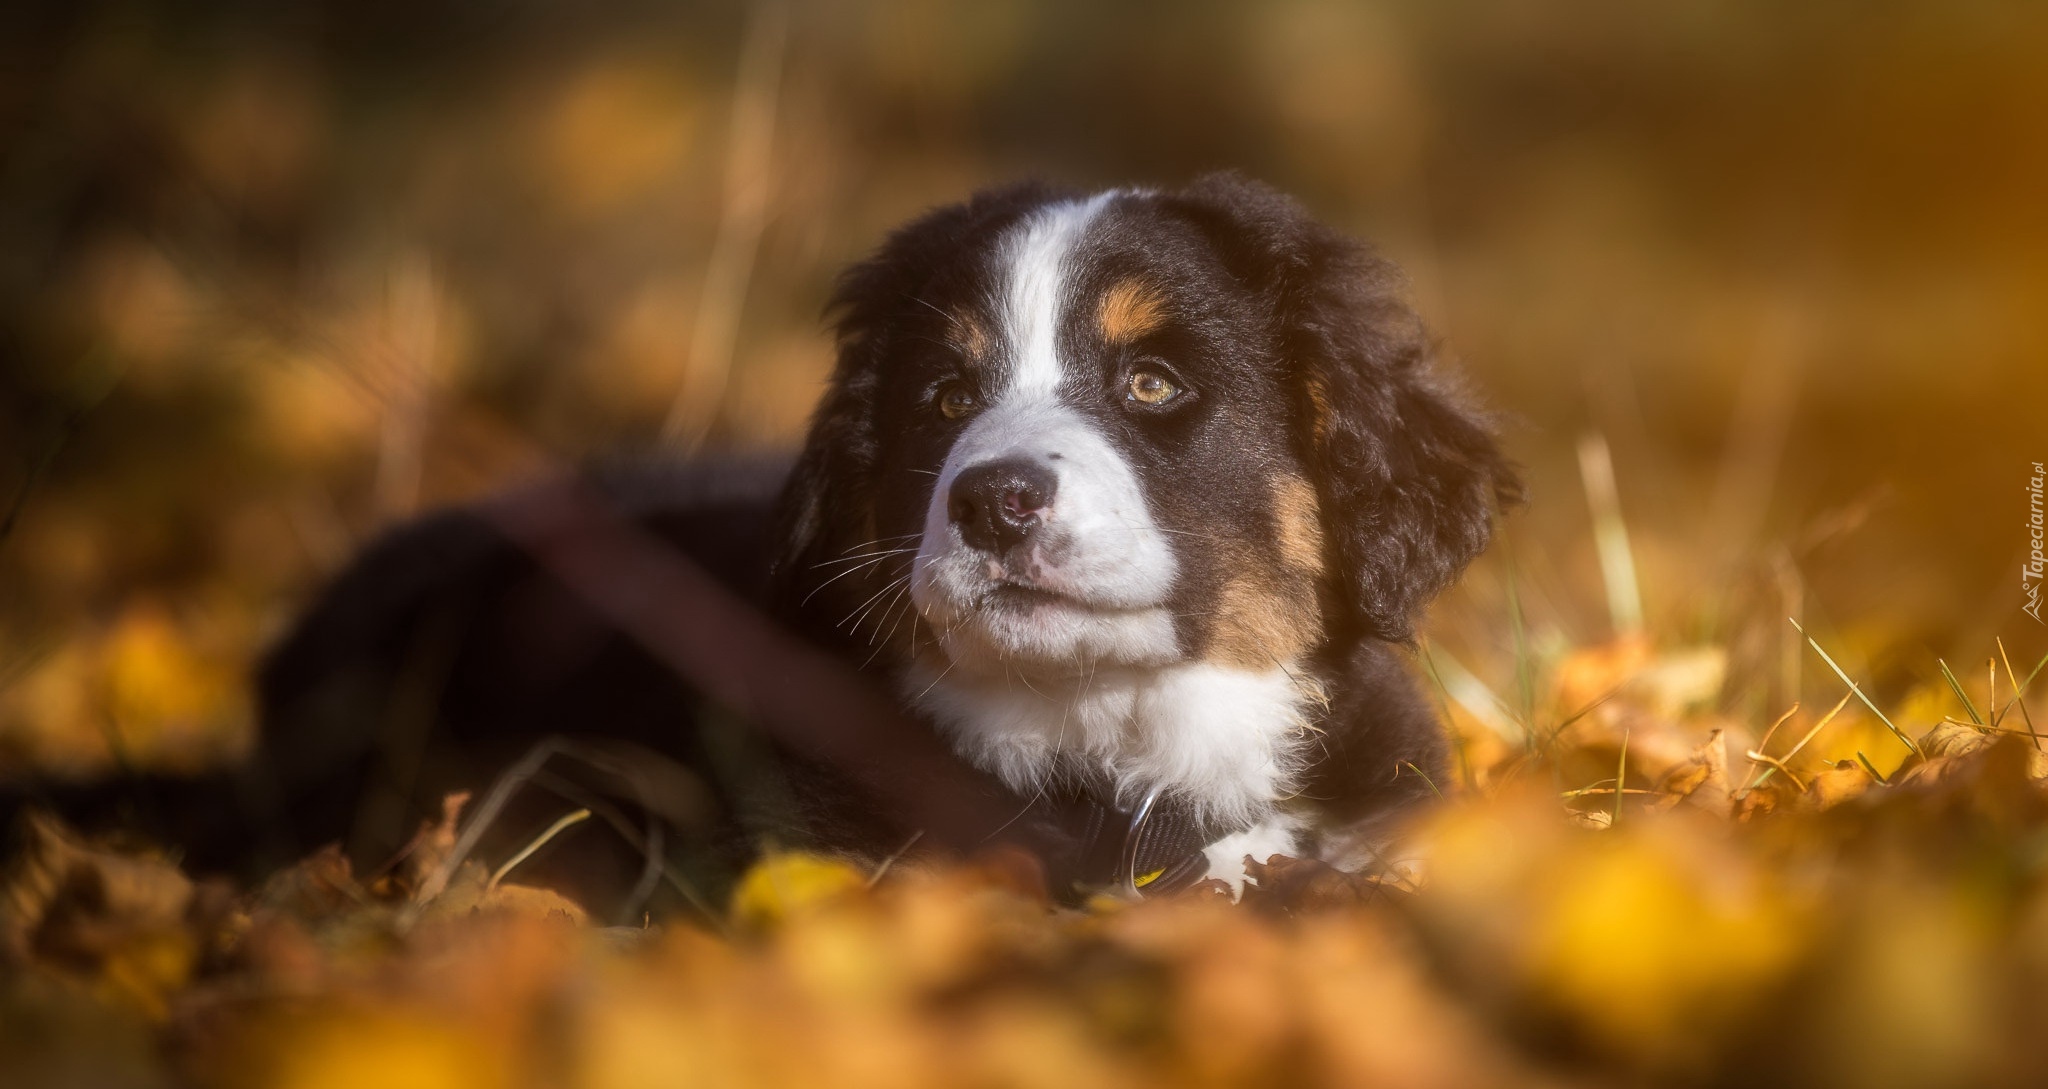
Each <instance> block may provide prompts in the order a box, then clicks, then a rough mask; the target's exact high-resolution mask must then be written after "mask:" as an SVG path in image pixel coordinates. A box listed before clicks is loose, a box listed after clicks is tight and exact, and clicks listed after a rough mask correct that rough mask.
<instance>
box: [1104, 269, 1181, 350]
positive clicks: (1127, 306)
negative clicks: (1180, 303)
mask: <svg viewBox="0 0 2048 1089" xmlns="http://www.w3.org/2000/svg"><path fill="white" fill-rule="evenodd" d="M1096 321H1097V323H1098V324H1100V325H1101V326H1102V337H1103V339H1104V340H1107V341H1109V342H1110V343H1111V344H1125V343H1129V342H1130V341H1133V340H1136V339H1138V338H1139V337H1141V336H1144V335H1145V334H1146V333H1149V332H1151V331H1153V330H1154V329H1157V328H1159V327H1160V326H1161V325H1163V324H1165V322H1166V299H1165V298H1164V297H1163V296H1161V295H1160V294H1159V293H1158V292H1157V291H1154V290H1153V289H1152V286H1151V285H1150V284H1147V283H1145V282H1144V281H1143V280H1122V281H1119V282H1118V283H1117V284H1116V285H1115V286H1113V287H1111V288H1110V289H1109V290H1108V291H1107V292H1104V293H1103V296H1102V308H1101V310H1099V311H1098V312H1097V313H1096Z"/></svg>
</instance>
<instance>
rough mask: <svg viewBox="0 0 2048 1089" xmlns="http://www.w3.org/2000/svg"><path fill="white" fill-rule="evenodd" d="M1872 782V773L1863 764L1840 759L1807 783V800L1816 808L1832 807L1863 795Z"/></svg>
mask: <svg viewBox="0 0 2048 1089" xmlns="http://www.w3.org/2000/svg"><path fill="white" fill-rule="evenodd" d="M1871 783H1872V780H1871V778H1870V773H1869V772H1867V771H1864V770H1863V765H1861V764H1858V763H1857V762H1856V761H1854V760H1838V761H1836V762H1835V763H1834V764H1833V765H1832V766H1830V767H1827V768H1824V769H1822V770H1821V771H1819V772H1817V773H1816V774H1815V775H1814V777H1813V779H1812V781H1810V782H1808V783H1807V784H1806V795H1805V801H1806V802H1807V803H1808V804H1811V805H1812V806H1814V807H1815V808H1816V809H1830V808H1833V807H1834V806H1837V805H1840V804H1842V803H1843V802H1846V801H1849V800H1851V799H1854V798H1859V797H1862V795H1863V792H1864V791H1866V790H1869V789H1870V787H1871Z"/></svg>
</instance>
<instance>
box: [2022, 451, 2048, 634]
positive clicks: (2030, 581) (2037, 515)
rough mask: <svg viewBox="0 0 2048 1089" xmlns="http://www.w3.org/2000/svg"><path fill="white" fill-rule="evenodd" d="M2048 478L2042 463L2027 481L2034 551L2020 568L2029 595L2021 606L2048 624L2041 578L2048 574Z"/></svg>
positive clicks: (2029, 526)
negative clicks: (2046, 517) (2047, 480)
mask: <svg viewBox="0 0 2048 1089" xmlns="http://www.w3.org/2000/svg"><path fill="white" fill-rule="evenodd" d="M2044 476H2048V473H2044V472H2042V470H2041V463H2040V462H2038V461H2037V462H2035V463H2034V475H2033V476H2032V477H2031V478H2029V479H2028V480H2027V535H2028V537H2029V538H2030V539H2031V540H2032V545H2033V547H2032V549H2031V550H2030V551H2028V553H2027V562H2026V565H2025V566H2024V567H2021V568H2020V589H2021V590H2022V591H2024V592H2025V593H2026V595H2027V603H2026V604H2025V605H2022V606H2020V608H2022V609H2024V610H2025V611H2026V614H2027V615H2028V616H2031V617H2033V618H2034V620H2035V622H2037V623H2041V624H2048V620H2042V619H2041V576H2042V575H2043V574H2044V573H2048V559H2044V558H2043V557H2042V555H2041V478H2042V477H2044Z"/></svg>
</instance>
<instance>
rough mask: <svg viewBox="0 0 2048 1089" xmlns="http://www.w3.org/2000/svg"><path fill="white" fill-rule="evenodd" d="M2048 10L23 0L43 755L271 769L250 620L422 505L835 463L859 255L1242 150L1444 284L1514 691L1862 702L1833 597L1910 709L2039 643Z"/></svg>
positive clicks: (26, 432) (3, 329) (2, 230)
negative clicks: (824, 421)
mask: <svg viewBox="0 0 2048 1089" xmlns="http://www.w3.org/2000/svg"><path fill="white" fill-rule="evenodd" d="M2044 43H2048V8H2044V7H2041V6H2038V5H2026V4H2015V3H2006V2H1997V0H1950V2H1947V3H1940V4H1936V3H1904V2H1898V0H1862V2H1847V0H1843V2H1820V3H1807V4H1799V5H1785V4H1781V3H1765V2H1762V0H1736V2H1728V3H1708V2H1699V0H1681V2H1676V3H1665V4H1639V3H1624V2H1621V0H1571V2H1568V3H1533V2H1522V0H1434V2H1423V0H1412V2H1408V0H1394V2H1383V3H1338V2H1323V0H1277V2H1267V3H1259V4H1244V5H1229V4H1221V3H1209V2H1191V0H1180V2H1173V3H1166V2H1137V3H1128V4H1121V5H1103V4H1094V3H1086V4H1084V3H1080V2H1078V0H1042V2H1030V3H1026V2H1017V0H983V2H977V3H971V4H944V3H937V2H926V0H908V2H903V3H884V4H857V3H834V2H826V0H792V2H789V3H784V4H773V5H758V6H743V5H735V4H678V3H655V2H645V3H633V2H585V3H577V4H546V3H537V2H521V0H496V2H486V0H410V2H406V3H396V2H392V0H358V2H354V3H315V2H305V0H264V2H261V3H258V2H253V0H251V2H246V3H232V2H227V3H213V4H176V5H170V4H166V5H150V4H138V3H97V2H23V3H15V4H10V5H8V6H7V8H6V10H5V12H4V13H0V58H4V59H0V148H4V159H0V520H4V525H5V527H6V528H5V529H4V530H0V533H4V537H0V774H5V773H8V772H19V771H20V770H21V769H23V768H41V769H47V770H55V771H60V772H66V773H80V774H82V773H89V772H93V771H97V770H104V769H106V768H107V767H109V766H112V765H116V764H130V765H134V766H148V767H159V768H170V769H177V768H191V767H198V766H202V765H204V764H206V763H208V762H211V761H215V760H219V759H221V758H223V757H227V756H231V755H233V754H234V753H236V752H238V751H240V750H241V749H242V747H244V746H246V745H247V743H248V739H249V723H248V715H247V711H246V706H245V703H246V700H245V695H244V693H243V690H242V686H243V677H244V673H245V670H246V668H247V666H248V663H249V662H250V661H251V660H252V658H253V656H254V655H255V654H257V653H258V652H259V651H260V649H261V648H262V647H263V646H264V644H265V642H266V641H267V640H268V639H270V638H272V637H274V636H275V634H276V633H277V632H278V631H279V629H280V627H281V625H282V624H283V623H284V622H285V621H286V620H287V619H288V618H289V617H290V615H291V613H292V611H293V609H294V608H295V607H297V606H298V605H299V604H300V603H301V602H303V601H304V600H305V597H306V595H307V594H308V593H309V592H310V591H311V589H312V588H313V587H315V586H316V585H317V584H318V582H319V580H320V579H321V578H323V577H324V576H326V575H328V574H330V573H332V572H333V571H334V570H336V569H337V567H338V566H339V565H341V564H342V563H344V562H345V561H346V559H347V557H348V556H349V555H350V554H351V552H352V550H353V549H354V548H356V547H357V546H358V545H359V544H360V543H361V542H362V541H364V540H365V539H366V538H368V537H369V536H371V535H373V534H375V533H376V532H377V531H378V530H379V528H380V527H383V526H387V525H389V524H391V523H392V522H393V521H394V520H396V519H401V518H403V517H405V516H407V515H408V514H410V513H412V512H414V511H417V510H419V509H421V508H422V507H426V506H430V505H434V504H440V503H446V502H450V501H458V500H463V499H466V498H471V497H475V496H478V495H480V494H483V493H486V492H488V491H490V490H492V489H494V488H497V487H501V486H503V485H506V484H507V483H510V482H513V481H517V480H520V479H522V478H525V477H528V476H531V475H532V474H534V473H536V472H539V471H543V470H545V469H546V468H547V467H549V466H551V465H559V464H561V463H565V462H568V463H573V462H576V461H579V460H583V459H587V458H591V457H595V456H601V455H606V454H610V453H615V452H618V451H638V452H649V451H657V450H662V451H675V452H677V453H678V454H680V453H682V452H687V451H693V450H709V449H724V448H773V447H782V446H787V445H789V444H791V443H793V442H794V441H795V439H796V437H797V436H798V434H799V433H800V430H801V428H802V426H803V424H804V421H805V418H806V416H807V414H808V412H809V410H810V407H811V405H812V403H813V401H814V399H815V398H816V396H817V394H818V392H819V391H820V389H821V387H822V382H823V379H824V376H825V374H826V372H827V368H828V366H829V363H830V352H829V343H828V338H827V336H826V334H825V331H824V329H823V327H822V324H821V321H820V308H821V305H822V303H823V300H824V299H825V297H826V294H827V292H828V291H829V288H830V285H831V282H832V277H833V275H834V274H835V272H836V271H837V270H838V269H839V268H840V267H841V266H842V265H844V264H845V263H846V262H847V261H849V260H851V259H854V258H856V257H858V256H860V255H861V254H862V252H863V251H865V250H866V249H868V248H869V247H871V246H873V245H874V244H876V243H877V241H878V240H879V239H880V237H881V236H882V234H883V233H884V232H885V231H886V230H887V229H888V228H890V227H891V226H893V225H895V224H897V223H898V222H900V221H902V220H904V219H905V218H906V217H909V216H912V215H914V214H916V213H917V212H918V211H920V210H921V209H924V208H927V207H929V206H931V205H933V204H937V203H942V202H946V201H951V200H954V199H957V198H959V197H961V196H963V195H964V194H966V193H967V192H969V191H971V190H972V189H974V188H975V187H977V186H980V185H984V184H988V183H993V182H1000V181H1005V180H1010V179H1015V178H1019V177H1025V176H1035V177H1041V178H1045V179H1049V180H1053V181H1060V182H1070V183H1075V184H1080V185H1090V186H1093V185H1109V184H1125V183H1144V184H1159V185H1172V184H1176V183H1179V182H1181V181H1184V180H1186V179H1188V178H1189V177H1191V176H1192V175H1194V174H1196V173H1199V172H1201V171H1204V170H1208V169H1212V168H1220V167H1235V168H1240V169H1242V170H1245V171H1247V172H1249V173H1251V174H1253V175H1256V176H1258V177H1261V178H1263V179H1265V180H1267V181H1270V182H1272V183H1273V184H1275V185H1277V186H1279V187H1281V188H1284V189H1287V190H1289V191H1291V192H1293V193H1295V194H1297V195H1299V196H1300V197H1301V198H1302V199H1303V200H1305V201H1306V202H1307V203H1308V204H1309V205H1310V206H1311V207H1312V208H1313V209H1314V210H1315V211H1316V212H1318V213H1319V214H1320V215H1322V216H1324V217H1325V218H1327V219H1328V220H1330V221H1331V222H1333V223H1336V224H1339V225H1341V226H1342V227H1344V228H1346V229H1348V230H1351V231H1354V232H1356V233H1358V234H1360V235H1362V236H1365V237H1368V238H1371V239H1373V240H1374V241H1375V242H1376V243H1377V244H1378V245H1379V246H1380V247H1381V248H1382V249H1383V250H1384V251H1386V252H1387V253H1388V254H1389V255H1391V256H1392V257H1394V258H1395V259H1397V260H1398V261H1399V262H1401V263H1402V264H1403V265H1404V266H1405V267H1406V268H1407V270H1408V271H1409V273H1410V275H1411V276H1412V278H1413V281H1414V290H1415V295H1416V299H1417V301H1418V303H1419V305H1420V306H1421V308H1422V309H1423V311H1424V312H1425V313H1426V314H1427V315H1428V317H1429V318H1430V319H1431V320H1432V322H1433V323H1434V325H1435V327H1436V328H1437V329H1438V330H1439V332H1440V333H1441V335H1442V337H1443V339H1444V343H1445V346H1446V353H1447V355H1449V356H1450V357H1452V358H1455V359H1456V360H1458V361H1459V363H1460V365H1461V366H1462V367H1463V369H1464V370H1465V371H1466V373H1467V374H1468V375H1469V377H1470V378H1471V380H1472V382H1473V384H1474V386H1475V387H1476V388H1477V389H1478V390H1479V391H1481V392H1482V394H1483V396H1484V397H1485V398H1486V399H1487V400H1488V401H1490V402H1491V403H1492V404H1493V405H1495V406H1497V407H1498V408H1499V409H1500V411H1501V412H1502V414H1503V419H1504V426H1505V428H1506V432H1507V435H1508V442H1509V445H1510V446H1511V448H1512V449H1513V451H1514V454H1515V456H1516V457H1517V458H1518V459H1519V460H1520V461H1521V462H1522V463H1523V464H1524V465H1525V466H1526V467H1527V469H1528V473H1529V477H1530V480H1531V483H1532V496H1533V501H1532V502H1531V504H1530V505H1529V506H1528V507H1527V508H1526V509H1525V510H1524V511H1522V512H1521V513H1519V514H1518V515H1516V516H1515V517H1514V519H1513V520H1512V521H1511V522H1510V523H1509V531H1508V533H1507V535H1506V538H1505V540H1504V541H1503V543H1502V546H1501V547H1499V548H1497V549H1495V551H1494V552H1493V553H1492V554H1491V555H1490V556H1489V558H1488V559H1487V560H1486V561H1485V562H1484V563H1483V564H1482V565H1481V567H1480V568H1479V569H1477V570H1476V571H1475V572H1474V573H1473V575H1472V576H1471V578H1469V579H1468V580H1467V583H1466V585H1465V586H1464V587H1462V588H1461V589H1460V590H1459V591H1457V592H1456V593H1455V594H1454V595H1453V596H1452V598H1451V600H1450V601H1448V602H1447V604H1446V605H1445V606H1444V607H1443V608H1442V609H1441V610H1440V611H1439V618H1438V622H1437V624H1436V628H1435V631H1434V633H1433V636H1432V643H1431V646H1432V649H1433V650H1436V649H1440V650H1441V653H1442V658H1441V660H1440V664H1441V665H1442V666H1443V668H1444V669H1445V670H1447V671H1451V672H1452V674H1453V675H1452V676H1451V677H1450V679H1449V682H1448V687H1449V689H1450V690H1451V692H1452V694H1453V695H1454V696H1457V697H1458V702H1459V704H1460V705H1461V706H1463V707H1465V708H1466V709H1467V711H1474V710H1476V711H1477V712H1479V713H1480V717H1482V718H1484V717H1485V715H1486V713H1487V707H1488V706H1489V704H1504V705H1507V706H1509V708H1510V709H1512V706H1513V705H1514V704H1515V703H1517V701H1518V697H1517V696H1516V695H1515V694H1514V693H1515V691H1516V688H1517V686H1518V685H1520V686H1521V687H1522V688H1523V689H1524V690H1525V691H1524V693H1523V696H1522V697H1520V699H1522V700H1525V701H1533V699H1534V698H1535V697H1534V696H1533V695H1532V694H1530V693H1528V692H1527V691H1526V689H1527V686H1528V685H1529V683H1530V681H1529V678H1530V677H1531V676H1533V675H1535V674H1536V673H1537V672H1538V670H1537V669H1536V668H1535V666H1534V665H1532V663H1535V665H1541V664H1543V663H1545V662H1549V663H1552V664H1554V663H1555V662H1557V661H1558V660H1560V659H1561V658H1563V657H1564V656H1565V655H1566V654H1567V653H1568V651H1569V650H1570V649H1571V648H1573V647H1584V646H1606V645H1621V646H1630V645H1637V644H1640V645H1643V646H1653V647H1655V648H1657V653H1660V654H1665V655H1666V656H1667V658H1669V660H1672V661H1677V662H1680V663H1687V662H1689V663H1691V664H1692V666H1694V667H1697V668H1696V673H1697V676H1696V677H1695V681H1696V682H1697V683H1692V682H1687V683H1686V684H1680V685H1678V688H1679V689H1681V690H1683V691H1686V692H1690V693H1691V695H1689V696H1687V697H1686V698H1689V699H1694V700H1697V701H1702V702H1704V703H1706V704H1708V705H1710V706H1711V708H1712V709H1714V710H1716V711H1717V712H1724V713H1727V714H1729V715H1731V716H1734V717H1737V718H1741V719H1744V720H1748V721H1755V720H1756V719H1758V718H1759V716H1765V717H1766V720H1767V718H1768V717H1775V715H1776V712H1777V711H1778V710H1779V709H1781V708H1782V707H1783V706H1784V705H1786V704H1787V703H1789V702H1790V701H1791V700H1793V699H1796V698H1799V697H1801V696H1802V695H1804V696H1806V697H1807V698H1808V700H1809V702H1811V701H1812V700H1813V699H1816V698H1821V699H1822V700H1823V703H1822V705H1823V706H1824V705H1825V703H1831V702H1833V699H1834V697H1835V695H1836V694H1838V693H1839V690H1840V689H1839V682H1837V681H1835V680H1834V679H1833V678H1832V677H1831V676H1828V675H1826V674H1825V673H1824V672H1817V671H1819V670H1824V669H1825V667H1824V666H1821V665H1819V664H1818V663H1817V661H1816V660H1815V659H1814V658H1812V656H1811V655H1802V652H1801V648H1800V646H1799V644H1798V643H1797V642H1796V633H1793V632H1791V631H1790V629H1789V626H1788V625H1787V624H1786V623H1785V618H1786V617H1788V616H1792V617H1798V618H1800V619H1801V620H1802V622H1804V623H1805V624H1806V626H1807V628H1808V629H1809V630H1810V631H1812V632H1813V633H1814V634H1815V635H1816V636H1817V637H1819V638H1820V639H1821V641H1822V642H1823V643H1825V644H1826V645H1827V646H1828V648H1829V649H1830V651H1831V652H1833V653H1834V655H1835V657H1836V658H1837V660H1838V661H1840V662H1841V663H1842V665H1843V666H1844V667H1845V668H1846V669H1848V670H1849V671H1850V672H1851V673H1852V674H1855V675H1857V676H1858V677H1859V678H1860V679H1862V680H1864V681H1865V682H1866V684H1867V685H1868V686H1870V687H1871V689H1872V690H1873V691H1874V692H1876V693H1878V694H1880V695H1881V696H1882V697H1884V698H1886V699H1891V700H1894V701H1897V700H1899V699H1905V700H1907V701H1909V702H1910V701H1911V700H1912V699H1913V698H1914V695H1915V693H1923V692H1927V691H1937V692H1938V691H1944V690H1942V689H1937V688H1936V687H1935V686H1938V685H1940V684H1941V683H1942V682H1941V681H1940V679H1939V673H1938V672H1937V665H1936V659H1937V657H1938V656H1945V657H1946V659H1947V660H1948V661H1949V662H1951V663H1957V671H1958V672H1959V673H1963V674H1964V675H1965V676H1968V677H1974V678H1978V679H1980V680H1981V678H1983V677H1984V676H1985V669H1984V663H1985V662H1986V661H1987V658H1989V657H1994V656H1996V654H1997V653H1998V651H1997V646H1998V640H2001V639H2002V640H2003V642H2004V644H2005V645H2006V647H2008V648H2009V649H2010V651H2011V658H2012V659H2013V660H2014V664H2015V665H2017V666H2018V667H2019V672H2020V673H2021V674H2024V673H2025V670H2026V666H2027V665H2028V664H2031V663H2032V662H2033V661H2034V660H2036V659H2038V658H2039V657H2040V655H2041V653H2042V652H2043V650H2048V628H2043V627H2041V626H2039V625H2038V624H2036V622H2035V621H2033V620H2032V619H2030V618H2028V617H2027V616H2025V615H2024V614H2022V613H2021V612H2020V611H2019V606H2020V602H2021V585H2020V578H2019V571H2018V568H2019V565H2020V562H2021V557H2022V556H2023V555H2024V553H2025V551H2026V548H2027V545H2028V536H2027V530H2026V525H2025V522H2026V517H2027V495H2026V491H2025V489H2026V484H2027V477H2028V476H2029V475H2030V465H2031V463H2032V462H2034V461H2036V460H2040V459H2048V428H2044V427H2043V426H2042V420H2043V413H2044V412H2048V397H2044V394H2048V368H2044V367H2043V366H2042V365H2041V364H2042V360H2043V359H2044V358H2048V317H2044V306H2043V304H2044V302H2048V201H2044V200H2043V194H2048V135H2044V132H2043V128H2042V120H2041V118H2042V111H2041V107H2042V104H2043V103H2044V102H2048V68H2044V66H2043V65H2042V64H2041V63H2040V58H2041V56H2042V46H2043V44H2044ZM1610 475H1611V477H1612V489H1611V491H1610V489H1608V488H1607V487H1606V486H1605V479H1606V478H1607V477H1608V476H1610ZM1596 526H1598V527H1600V532H1597V533H1596ZM1603 540H1604V541H1605V542H1606V544H1605V547H1606V549H1607V551H1606V553H1605V560H1604V561H1603V558H1602V557H1603V553H1602V547H1603V545H1602V541H1603ZM1617 542H1619V544H1617ZM1631 568H1632V570H1631ZM1632 601H1634V602H1639V603H1640V607H1639V609H1638V608H1637V607H1635V606H1634V605H1633V604H1632V603H1631V602H1632ZM1640 633H1647V634H1640ZM1617 636H1621V637H1623V638H1622V640H1621V642H1620V643H1619V644H1614V643H1613V641H1614V640H1615V638H1616V637H1617ZM1631 638H1633V639H1634V640H1635V643H1634V644H1631V643H1630V639H1631ZM1686 648H1706V650H1707V651H1708V652H1709V653H1707V654H1706V656H1705V657H1704V658H1700V657H1698V656H1695V657H1693V658H1686V657H1684V656H1683V654H1680V655H1679V656H1678V657H1676V658H1670V657H1669V656H1670V655H1671V654H1672V653H1674V652H1682V651H1684V650H1685V649H1686ZM1629 653H1637V652H1634V651H1631V652H1629ZM1644 653H1647V652H1644ZM1969 663H1976V664H1974V665H1970V664H1969ZM1971 671H1974V672H1971ZM1546 675H1548V674H1547V673H1546ZM1563 683H1565V686H1566V687H1567V688H1568V687H1569V678H1567V680H1566V682H1563ZM2008 683H2009V682H2008ZM1688 685H1689V687H1688ZM1820 688H1825V689H1826V692H1825V695H1824V697H1823V696H1819V695H1817V694H1816V693H1817V690H1818V689H1820ZM1497 709H1498V708H1496V710H1497ZM1852 714H1853V712H1852ZM1937 717H1938V716H1937ZM1852 736H1862V735H1853V734H1852ZM1845 744H1847V745H1848V747H1849V748H1851V749H1854V748H1856V747H1857V746H1856V745H1855V744H1851V743H1849V742H1845ZM1861 744H1863V745H1864V746H1866V747H1868V746H1869V744H1870V743H1869V742H1868V741H1867V740H1865V741H1863V742H1862V743H1861ZM1817 748H1818V747H1817ZM1837 755H1842V754H1837ZM1875 755H1876V754H1875V750H1874V749H1873V756H1875ZM1897 755H1899V754H1897V753H1894V756H1893V758H1894V759H1895V758H1896V756H1897Z"/></svg>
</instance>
